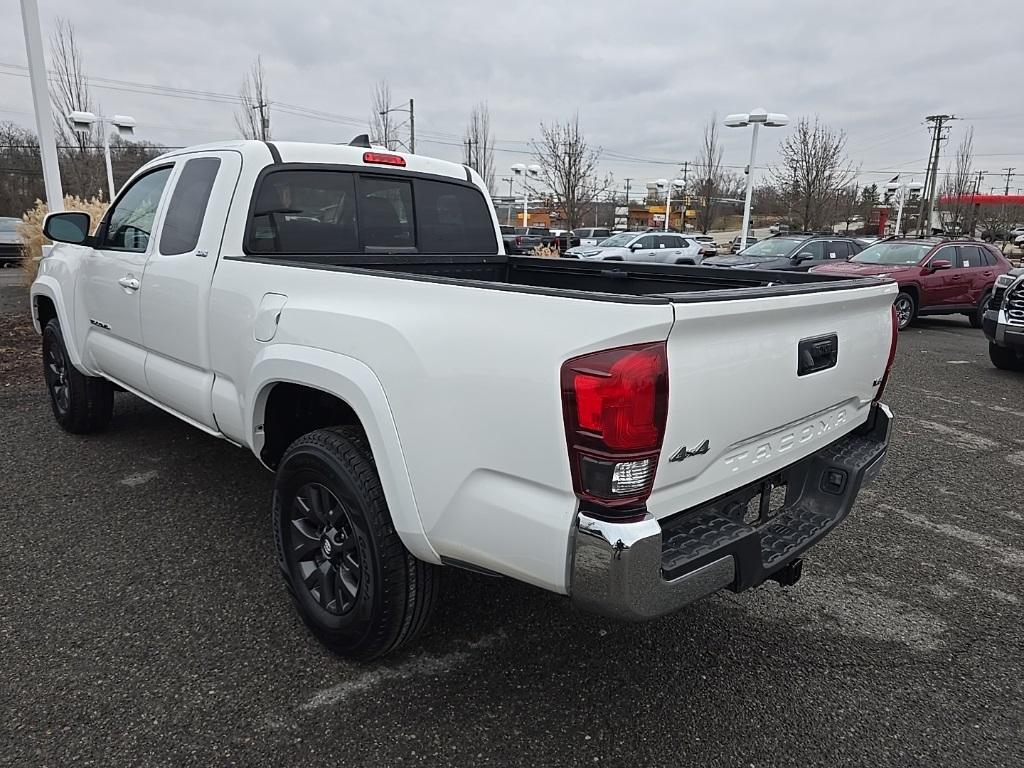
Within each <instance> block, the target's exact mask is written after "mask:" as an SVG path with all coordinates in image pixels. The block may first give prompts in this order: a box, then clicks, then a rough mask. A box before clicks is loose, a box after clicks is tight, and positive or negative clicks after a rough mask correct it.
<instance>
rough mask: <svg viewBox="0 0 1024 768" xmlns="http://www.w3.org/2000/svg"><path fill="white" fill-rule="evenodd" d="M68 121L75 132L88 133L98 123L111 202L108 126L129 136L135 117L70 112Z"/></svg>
mask: <svg viewBox="0 0 1024 768" xmlns="http://www.w3.org/2000/svg"><path fill="white" fill-rule="evenodd" d="M68 122H69V123H71V128H72V129H73V130H74V131H75V132H76V133H89V132H91V131H92V126H93V125H94V124H96V123H99V124H100V131H101V132H102V133H103V161H104V162H105V163H106V165H107V189H109V190H110V201H111V202H113V200H114V194H115V193H116V192H117V190H116V189H115V188H114V171H113V169H112V168H111V166H110V127H109V126H111V125H112V126H114V127H115V128H117V132H118V134H119V135H120V136H131V135H133V134H134V133H135V118H134V117H130V116H128V115H114V116H113V117H106V116H104V115H95V114H93V113H92V112H77V111H76V112H72V113H71V114H70V115H68Z"/></svg>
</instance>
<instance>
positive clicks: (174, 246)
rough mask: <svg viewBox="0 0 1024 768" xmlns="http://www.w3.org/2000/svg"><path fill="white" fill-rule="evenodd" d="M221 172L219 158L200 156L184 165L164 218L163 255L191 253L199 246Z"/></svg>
mask: <svg viewBox="0 0 1024 768" xmlns="http://www.w3.org/2000/svg"><path fill="white" fill-rule="evenodd" d="M219 169H220V160H219V159H218V158H216V157H197V158H194V159H192V160H189V161H188V162H187V163H185V167H184V169H183V170H182V171H181V176H180V177H178V182H177V184H175V185H174V193H173V194H172V195H171V202H170V204H169V205H168V206H167V214H166V215H165V216H164V224H163V229H162V230H161V233H160V253H161V254H162V255H164V256H177V255H179V254H182V253H188V252H189V251H191V250H193V249H194V248H195V247H196V245H198V244H199V233H200V232H201V231H202V228H203V217H204V216H205V215H206V206H207V204H208V203H209V202H210V192H211V191H212V190H213V182H214V181H216V180H217V171H218V170H219Z"/></svg>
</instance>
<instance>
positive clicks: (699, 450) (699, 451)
mask: <svg viewBox="0 0 1024 768" xmlns="http://www.w3.org/2000/svg"><path fill="white" fill-rule="evenodd" d="M709 450H711V441H710V440H705V441H704V442H703V443H701V444H700V445H698V446H697V447H696V448H694V449H693V450H692V451H688V450H686V446H685V445H684V446H683V447H682V448H680V449H679V450H678V451H676V452H675V454H673V456H672V458H671V459H669V461H684V460H685V459H687V458H689V457H690V456H703V455H704V454H705V453H707V452H708V451H709Z"/></svg>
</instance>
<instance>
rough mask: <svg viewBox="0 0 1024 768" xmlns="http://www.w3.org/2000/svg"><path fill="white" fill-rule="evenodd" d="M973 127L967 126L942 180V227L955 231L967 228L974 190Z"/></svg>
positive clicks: (940, 206) (958, 231)
mask: <svg viewBox="0 0 1024 768" xmlns="http://www.w3.org/2000/svg"><path fill="white" fill-rule="evenodd" d="M973 166H974V129H973V128H968V129H967V133H965V134H964V137H963V139H962V140H961V141H960V146H958V147H957V149H956V157H955V158H953V163H952V166H951V167H950V170H949V172H948V173H947V174H946V179H945V181H943V182H942V191H941V193H940V194H941V198H940V200H945V202H944V203H941V202H940V205H939V208H940V213H939V216H940V220H943V229H944V230H949V229H953V230H954V231H955V232H956V233H960V232H963V231H964V230H965V229H966V228H967V221H966V220H967V218H968V214H969V213H970V209H971V201H970V197H971V193H972V192H973V191H974V183H975V180H974V167H973Z"/></svg>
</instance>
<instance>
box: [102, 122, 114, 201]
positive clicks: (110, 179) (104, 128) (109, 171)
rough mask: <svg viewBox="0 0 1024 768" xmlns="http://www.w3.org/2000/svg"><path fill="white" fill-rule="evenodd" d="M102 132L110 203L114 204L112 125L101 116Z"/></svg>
mask: <svg viewBox="0 0 1024 768" xmlns="http://www.w3.org/2000/svg"><path fill="white" fill-rule="evenodd" d="M99 121H100V130H101V131H103V162H104V163H106V164H107V189H109V190H110V198H109V200H110V202H114V193H115V192H116V190H115V189H114V171H113V169H112V168H111V167H110V125H109V124H108V121H107V118H105V117H103V116H102V115H100V118H99Z"/></svg>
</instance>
